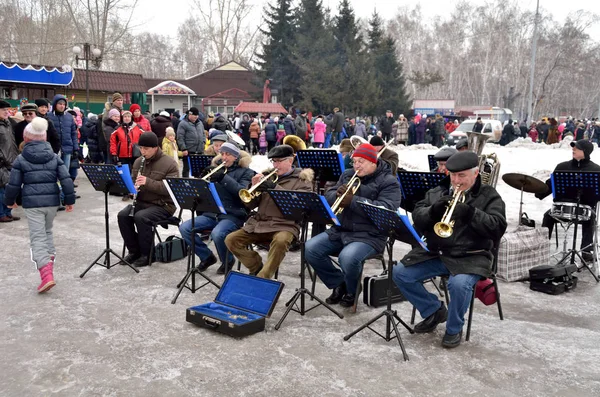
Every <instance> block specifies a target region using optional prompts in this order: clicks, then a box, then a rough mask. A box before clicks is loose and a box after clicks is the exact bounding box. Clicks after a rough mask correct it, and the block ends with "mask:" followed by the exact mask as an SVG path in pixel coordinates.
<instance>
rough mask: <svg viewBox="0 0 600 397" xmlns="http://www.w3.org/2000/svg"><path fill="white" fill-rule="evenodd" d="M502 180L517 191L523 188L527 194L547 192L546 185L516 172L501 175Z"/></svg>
mask: <svg viewBox="0 0 600 397" xmlns="http://www.w3.org/2000/svg"><path fill="white" fill-rule="evenodd" d="M502 180H503V181H504V182H506V184H507V185H509V186H511V187H514V188H515V189H517V190H521V188H523V191H524V192H527V193H545V192H546V191H547V190H548V185H546V184H545V183H544V182H542V181H540V180H539V179H537V178H534V177H532V176H529V175H525V174H519V173H516V172H515V173H510V174H504V175H502Z"/></svg>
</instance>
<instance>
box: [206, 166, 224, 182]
mask: <svg viewBox="0 0 600 397" xmlns="http://www.w3.org/2000/svg"><path fill="white" fill-rule="evenodd" d="M223 167H225V162H222V163H221V164H219V166H218V167H215V168H214V169H213V170H212V171H211V172H209V173H208V174H206V175H204V176H203V177H202V178H201V179H202V180H203V181H204V182H208V183H210V177H211V176H213V174H215V173H216V172H217V171H219V170H220V169H221V168H223ZM223 172H224V173H227V168H225V171H223Z"/></svg>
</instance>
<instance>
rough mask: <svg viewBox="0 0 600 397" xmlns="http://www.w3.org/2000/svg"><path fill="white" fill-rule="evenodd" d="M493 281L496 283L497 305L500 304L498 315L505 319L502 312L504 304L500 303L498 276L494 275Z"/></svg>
mask: <svg viewBox="0 0 600 397" xmlns="http://www.w3.org/2000/svg"><path fill="white" fill-rule="evenodd" d="M492 282H493V283H494V290H495V291H496V305H498V315H499V316H500V320H504V314H502V304H501V303H500V291H498V282H497V281H496V276H492Z"/></svg>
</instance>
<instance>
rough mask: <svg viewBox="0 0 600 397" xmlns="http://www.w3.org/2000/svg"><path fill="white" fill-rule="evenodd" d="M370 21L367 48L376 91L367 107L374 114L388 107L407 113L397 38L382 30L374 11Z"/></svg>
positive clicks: (404, 84)
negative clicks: (377, 92)
mask: <svg viewBox="0 0 600 397" xmlns="http://www.w3.org/2000/svg"><path fill="white" fill-rule="evenodd" d="M369 25H370V29H369V52H370V56H371V58H372V60H373V62H374V78H375V83H376V85H377V89H378V91H379V96H378V97H377V99H376V100H374V101H372V106H371V108H370V111H371V112H372V114H375V115H383V114H384V113H385V111H386V110H388V109H389V110H391V111H392V112H394V114H395V115H398V114H400V113H404V114H407V113H408V111H409V109H410V97H409V96H408V94H407V91H406V80H405V77H404V73H403V67H402V63H401V62H400V61H399V60H398V57H397V56H396V41H395V40H394V39H393V38H391V37H389V36H387V35H385V34H384V32H383V29H382V20H381V18H380V17H379V15H378V14H377V12H375V13H373V16H372V18H371V20H370V21H369Z"/></svg>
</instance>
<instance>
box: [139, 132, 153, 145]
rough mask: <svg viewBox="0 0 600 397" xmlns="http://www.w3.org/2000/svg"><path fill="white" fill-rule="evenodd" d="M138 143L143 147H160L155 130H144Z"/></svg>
mask: <svg viewBox="0 0 600 397" xmlns="http://www.w3.org/2000/svg"><path fill="white" fill-rule="evenodd" d="M138 145H139V146H143V147H158V138H157V137H156V134H155V133H154V132H151V131H150V132H144V133H143V134H142V135H140V140H139V141H138Z"/></svg>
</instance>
